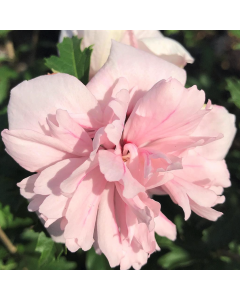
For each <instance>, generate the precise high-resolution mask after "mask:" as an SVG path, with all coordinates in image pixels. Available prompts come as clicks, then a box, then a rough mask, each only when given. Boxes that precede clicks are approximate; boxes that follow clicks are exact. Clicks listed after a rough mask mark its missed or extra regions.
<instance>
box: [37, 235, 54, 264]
mask: <svg viewBox="0 0 240 300" xmlns="http://www.w3.org/2000/svg"><path fill="white" fill-rule="evenodd" d="M36 251H37V252H40V253H41V256H40V259H39V262H38V263H39V266H43V265H46V264H48V263H51V262H53V261H54V260H55V257H54V252H55V248H54V241H53V240H52V239H51V238H48V237H46V235H45V233H44V232H41V233H40V234H39V236H38V241H37V246H36Z"/></svg>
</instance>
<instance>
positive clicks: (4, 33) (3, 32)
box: [0, 30, 11, 38]
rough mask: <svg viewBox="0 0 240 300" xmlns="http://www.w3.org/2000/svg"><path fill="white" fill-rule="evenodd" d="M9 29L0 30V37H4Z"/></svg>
mask: <svg viewBox="0 0 240 300" xmlns="http://www.w3.org/2000/svg"><path fill="white" fill-rule="evenodd" d="M10 31H11V30H0V38H5V37H6V36H7V35H8V33H9V32H10Z"/></svg>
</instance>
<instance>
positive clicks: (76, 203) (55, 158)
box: [2, 42, 234, 269]
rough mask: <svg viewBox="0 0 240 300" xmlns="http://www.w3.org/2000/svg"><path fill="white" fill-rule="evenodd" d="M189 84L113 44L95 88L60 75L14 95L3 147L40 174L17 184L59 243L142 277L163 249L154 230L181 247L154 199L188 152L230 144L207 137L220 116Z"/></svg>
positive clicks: (180, 74)
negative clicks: (100, 256) (152, 256)
mask: <svg viewBox="0 0 240 300" xmlns="http://www.w3.org/2000/svg"><path fill="white" fill-rule="evenodd" d="M185 80H186V74H185V71H184V70H183V69H180V68H178V67H176V66H175V65H173V64H171V63H169V62H167V61H164V60H162V59H160V58H157V57H156V56H154V55H151V54H149V53H146V52H143V51H141V50H138V49H134V48H133V47H129V46H126V45H123V44H120V43H117V42H113V45H112V49H111V53H110V56H109V59H108V61H107V62H106V64H105V65H104V66H103V68H102V69H101V70H100V71H99V72H98V73H97V74H96V75H95V76H94V77H93V78H92V80H91V81H90V82H89V83H88V85H87V86H84V85H83V84H82V83H81V82H80V81H79V80H78V79H76V78H75V77H72V76H70V75H67V74H56V75H52V76H48V75H46V76H40V77H38V78H36V79H33V80H30V81H25V82H23V83H21V84H20V85H18V86H17V87H15V88H14V89H13V90H12V92H11V98H10V103H9V107H8V115H9V129H10V130H4V131H3V132H2V137H3V141H4V143H5V145H6V151H7V152H8V153H9V154H10V155H11V156H12V157H13V158H14V159H15V160H16V161H17V162H18V163H19V164H20V165H21V166H22V167H24V168H25V169H27V170H29V171H31V172H36V174H34V175H32V176H30V177H28V178H26V179H24V180H23V181H22V182H20V183H19V184H18V185H19V187H20V189H21V194H22V195H23V196H24V197H26V198H27V199H29V200H30V204H29V210H30V211H36V212H37V213H38V214H39V216H40V218H41V219H42V220H43V222H44V223H45V227H47V228H48V231H49V233H50V234H51V235H52V237H53V239H54V240H55V241H57V242H64V243H65V244H66V246H67V248H68V249H69V250H70V251H76V250H78V249H79V248H82V249H83V250H88V249H90V248H91V247H92V245H94V247H95V249H96V251H97V253H101V252H102V253H104V254H105V255H106V257H107V259H108V261H109V264H110V266H111V267H114V266H117V265H119V264H120V267H121V269H128V268H130V267H131V266H133V267H134V268H135V269H139V268H140V267H141V266H142V265H144V264H145V263H146V262H147V259H148V257H149V255H150V254H151V253H153V252H154V251H156V250H159V247H158V245H157V243H156V241H155V236H154V233H155V232H156V233H157V234H159V235H162V236H166V237H168V238H170V239H172V240H174V239H175V237H176V228H175V226H174V224H172V223H171V222H170V221H169V220H168V219H167V218H166V217H165V216H164V215H163V214H162V213H161V211H160V204H159V203H158V202H156V201H154V200H152V199H150V198H149V196H148V194H149V193H151V191H153V190H154V189H158V188H159V186H160V187H164V186H165V185H166V184H168V183H169V182H171V183H172V184H173V185H174V184H175V183H174V182H173V180H174V179H175V173H174V172H177V170H181V169H182V168H183V163H184V158H183V154H184V153H187V152H188V151H196V153H198V155H204V152H208V150H207V149H208V148H207V147H210V145H211V144H213V143H220V141H221V138H223V134H222V133H221V132H215V130H214V129H213V127H214V126H210V127H209V128H210V129H211V130H210V131H209V132H206V131H207V130H206V129H205V127H203V129H201V127H202V122H203V120H204V119H205V118H208V116H209V115H210V114H211V113H212V112H213V111H214V109H213V108H212V105H211V103H210V102H208V104H207V105H206V106H204V102H205V96H204V92H203V91H198V90H197V88H196V87H192V88H190V89H185V88H184V84H185ZM224 111H225V110H224ZM216 115H218V112H216ZM225 116H226V118H225V119H226V120H225V119H224V122H225V121H226V124H227V123H228V122H229V120H230V119H231V122H230V123H231V124H232V126H233V122H232V118H231V117H229V114H228V113H227V112H226V115H225ZM210 119H211V123H212V124H214V122H215V121H214V118H213V117H210ZM206 122H207V124H210V125H211V123H210V121H209V120H207V121H206ZM227 126H228V125H226V127H227ZM229 128H230V127H229ZM230 129H231V128H230ZM232 129H233V130H234V127H232ZM232 129H231V130H232ZM194 133H196V134H194ZM231 134H232V133H231ZM231 139H232V137H231V135H230V137H229V141H230V140H231ZM229 141H228V143H230V142H229ZM225 143H226V140H225V141H224V143H223V144H225ZM219 145H220V144H219ZM220 146H221V145H220ZM204 147H205V148H204ZM199 149H203V150H199ZM226 150H227V149H226V147H225V150H224V151H226ZM199 151H200V152H199ZM201 151H202V152H201ZM206 159H211V158H206ZM185 167H186V165H185ZM221 167H222V166H221ZM200 171H201V170H200ZM226 172H227V171H226ZM212 173H214V172H212ZM213 175H214V174H213ZM215 175H216V176H217V175H218V174H215ZM221 176H222V175H221V174H220V175H219V178H218V179H215V181H213V182H211V184H212V186H213V187H212V191H214V187H216V186H219V185H221V184H222V181H221ZM202 177H203V176H202ZM179 178H180V177H179ZM185 181H186V182H187V178H185ZM223 181H224V184H225V179H224V180H223ZM194 184H195V183H194ZM195 185H196V184H195ZM164 191H165V190H164ZM219 193H220V192H219V190H218V191H217V195H218V194H219ZM207 196H208V195H207ZM216 198H217V196H216ZM193 200H194V201H195V199H193ZM205 201H206V202H207V201H208V199H205ZM211 201H212V199H210V202H211ZM176 202H177V201H176ZM178 204H179V202H178ZM198 204H199V203H198ZM214 204H216V203H214ZM214 204H213V203H212V202H211V205H210V206H213V205H214ZM199 206H201V203H200V204H199Z"/></svg>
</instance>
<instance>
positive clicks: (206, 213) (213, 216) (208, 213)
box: [190, 201, 223, 221]
mask: <svg viewBox="0 0 240 300" xmlns="http://www.w3.org/2000/svg"><path fill="white" fill-rule="evenodd" d="M190 205H191V209H192V210H193V211H194V212H195V213H196V214H197V215H199V216H200V217H202V218H205V219H208V220H210V221H216V220H217V219H218V218H219V217H221V216H222V215H223V213H221V212H219V211H217V210H215V209H213V208H211V207H202V206H199V205H198V204H196V203H195V202H194V201H190Z"/></svg>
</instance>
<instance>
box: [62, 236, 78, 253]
mask: <svg viewBox="0 0 240 300" xmlns="http://www.w3.org/2000/svg"><path fill="white" fill-rule="evenodd" d="M65 244H66V247H67V248H68V250H69V251H71V252H76V251H77V250H78V249H79V248H80V246H79V245H78V243H77V239H66V242H65Z"/></svg>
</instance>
